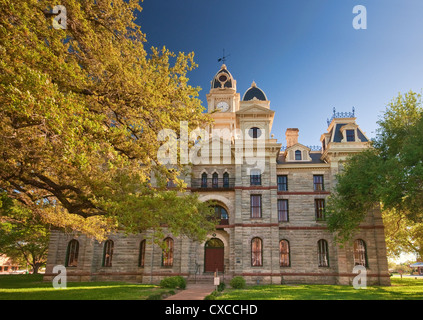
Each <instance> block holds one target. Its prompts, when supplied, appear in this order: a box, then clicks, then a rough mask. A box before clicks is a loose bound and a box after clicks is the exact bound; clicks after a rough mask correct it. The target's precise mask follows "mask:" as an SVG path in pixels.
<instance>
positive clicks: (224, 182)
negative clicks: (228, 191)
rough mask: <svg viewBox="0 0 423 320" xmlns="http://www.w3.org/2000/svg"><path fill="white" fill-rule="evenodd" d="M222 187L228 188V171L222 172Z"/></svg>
mask: <svg viewBox="0 0 423 320" xmlns="http://www.w3.org/2000/svg"><path fill="white" fill-rule="evenodd" d="M223 188H229V173H227V172H225V173H224V174H223Z"/></svg>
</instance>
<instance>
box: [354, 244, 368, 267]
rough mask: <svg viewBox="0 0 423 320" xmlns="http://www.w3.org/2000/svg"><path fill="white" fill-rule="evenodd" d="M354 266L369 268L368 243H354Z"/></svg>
mask: <svg viewBox="0 0 423 320" xmlns="http://www.w3.org/2000/svg"><path fill="white" fill-rule="evenodd" d="M354 265H355V266H363V267H366V268H367V267H368V265H367V249H366V243H365V242H364V241H363V240H361V239H358V240H355V241H354Z"/></svg>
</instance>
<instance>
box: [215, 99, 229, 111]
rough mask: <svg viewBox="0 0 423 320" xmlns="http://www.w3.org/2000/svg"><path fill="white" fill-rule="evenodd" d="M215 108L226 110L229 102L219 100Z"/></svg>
mask: <svg viewBox="0 0 423 320" xmlns="http://www.w3.org/2000/svg"><path fill="white" fill-rule="evenodd" d="M216 109H218V110H220V111H222V112H226V111H228V110H229V104H228V103H227V102H224V101H222V102H219V103H218V104H217V106H216Z"/></svg>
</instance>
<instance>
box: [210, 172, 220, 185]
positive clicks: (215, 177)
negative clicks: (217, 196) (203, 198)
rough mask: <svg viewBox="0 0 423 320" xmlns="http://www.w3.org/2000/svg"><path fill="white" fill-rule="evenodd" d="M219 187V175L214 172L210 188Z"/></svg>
mask: <svg viewBox="0 0 423 320" xmlns="http://www.w3.org/2000/svg"><path fill="white" fill-rule="evenodd" d="M218 186H219V175H218V174H217V173H216V172H215V173H213V175H212V188H217V187H218Z"/></svg>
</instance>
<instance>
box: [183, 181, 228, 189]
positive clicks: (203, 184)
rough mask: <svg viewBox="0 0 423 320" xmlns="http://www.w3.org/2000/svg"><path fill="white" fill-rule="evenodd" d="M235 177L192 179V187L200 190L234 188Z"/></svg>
mask: <svg viewBox="0 0 423 320" xmlns="http://www.w3.org/2000/svg"><path fill="white" fill-rule="evenodd" d="M234 187H235V178H208V179H202V178H200V179H192V181H191V188H192V189H198V190H211V189H213V190H217V189H233V188H234Z"/></svg>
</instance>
